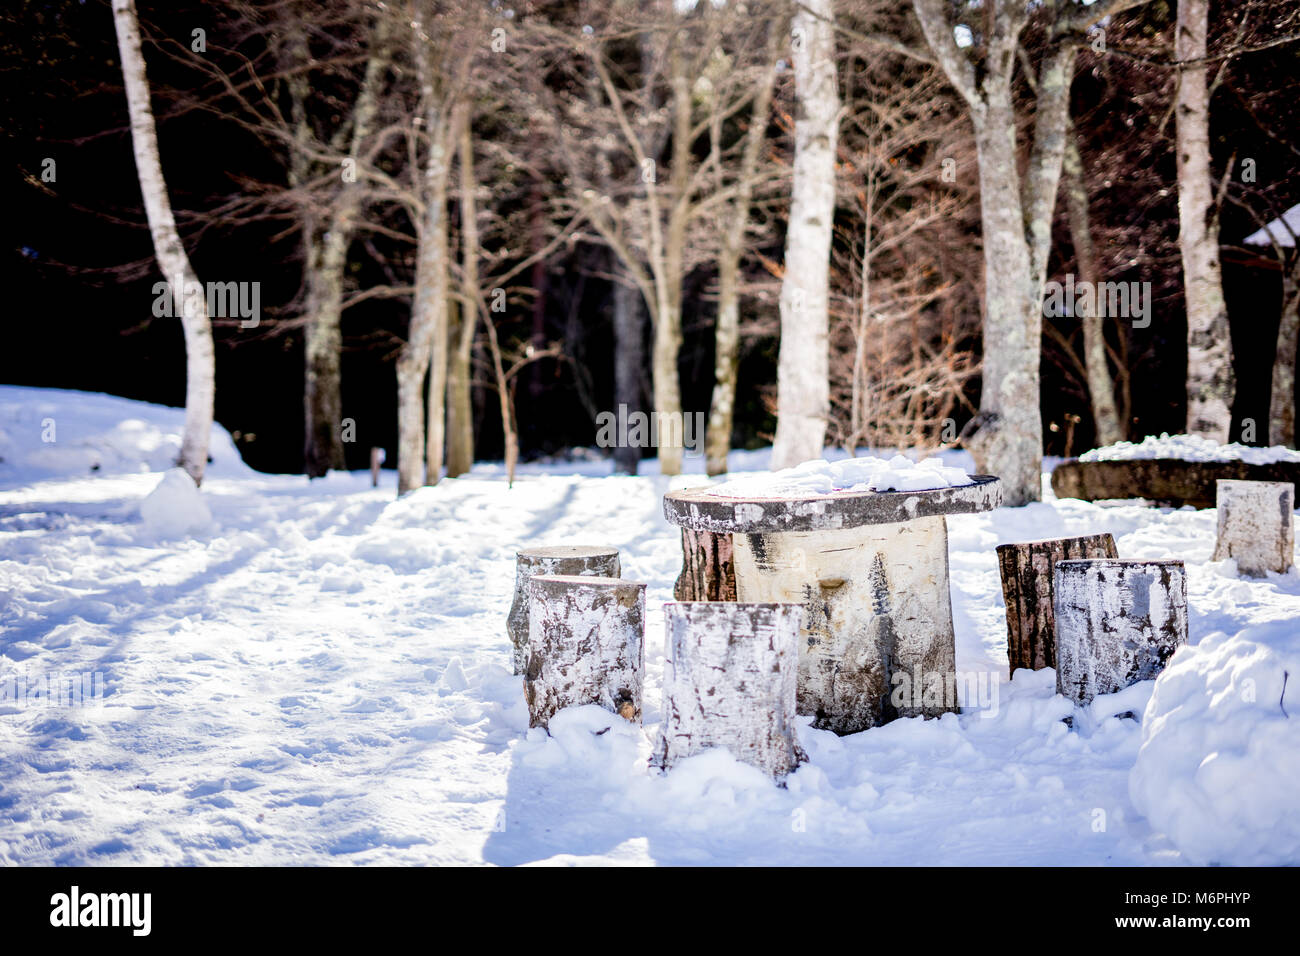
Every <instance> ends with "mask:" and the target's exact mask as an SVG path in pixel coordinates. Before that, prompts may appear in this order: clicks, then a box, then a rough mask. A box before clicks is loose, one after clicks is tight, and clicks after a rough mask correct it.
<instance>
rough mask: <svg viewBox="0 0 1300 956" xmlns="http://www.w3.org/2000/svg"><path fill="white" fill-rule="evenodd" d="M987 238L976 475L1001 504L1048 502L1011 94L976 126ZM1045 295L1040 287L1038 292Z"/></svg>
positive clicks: (1035, 311) (1035, 316) (1037, 331)
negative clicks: (998, 485)
mask: <svg viewBox="0 0 1300 956" xmlns="http://www.w3.org/2000/svg"><path fill="white" fill-rule="evenodd" d="M975 143H976V147H977V150H978V153H979V177H980V218H981V221H982V224H983V239H984V343H985V344H984V358H983V384H982V387H981V391H980V417H981V419H982V422H983V424H982V427H980V429H979V431H978V432H977V433H976V434H975V436H974V437H973V438H972V440H971V441H970V442H968V444H969V446H970V451H971V453H972V454H973V455H974V457H975V468H976V470H977V471H979V472H982V473H984V474H994V475H997V476H998V477H1000V478H1001V479H1002V487H1003V495H1004V498H1003V501H1004V503H1005V504H1007V505H1011V506H1015V505H1023V504H1026V503H1028V502H1030V501H1037V500H1039V498H1040V497H1041V496H1042V490H1041V483H1042V477H1041V476H1042V454H1043V452H1042V450H1043V420H1042V415H1041V413H1040V412H1039V388H1040V385H1039V355H1040V351H1041V348H1042V346H1041V342H1040V338H1041V333H1042V313H1041V311H1040V309H1039V301H1040V297H1039V295H1036V294H1035V288H1036V284H1035V283H1034V281H1033V276H1032V273H1031V271H1030V262H1029V247H1028V245H1027V244H1026V242H1025V233H1024V217H1023V214H1022V212H1021V204H1020V191H1019V189H1018V188H1017V176H1016V126H1015V116H1014V114H1013V112H1012V107H1011V97H1010V93H1009V90H1007V91H1006V95H1005V96H998V97H996V98H993V100H992V101H991V102H990V103H989V105H988V109H987V113H986V116H985V117H984V118H983V119H982V120H979V121H977V122H976V124H975ZM1039 288H1041V286H1039Z"/></svg>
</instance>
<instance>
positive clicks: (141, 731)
mask: <svg viewBox="0 0 1300 956" xmlns="http://www.w3.org/2000/svg"><path fill="white" fill-rule="evenodd" d="M161 411H167V412H170V411H171V410H161ZM0 437H3V436H0ZM13 437H14V436H13V435H12V434H10V435H9V436H8V439H9V441H10V443H11V445H12V442H13ZM739 460H741V461H743V462H744V463H745V464H746V466H747V467H755V465H756V464H758V463H760V462H761V457H746V456H739ZM958 463H960V462H958ZM581 467H582V468H583V469H585V470H586V471H588V472H596V473H599V472H602V471H604V470H605V469H606V468H607V467H608V466H607V465H605V464H603V463H598V464H592V465H586V466H581ZM650 467H651V468H653V464H651V466H650ZM696 467H698V463H697V465H696ZM564 468H568V469H571V468H572V466H554V467H553V468H552V469H550V470H551V471H553V472H557V473H551V474H548V473H546V472H547V470H548V469H546V468H542V467H535V468H527V469H524V472H525V473H524V474H523V475H522V476H521V477H520V479H519V480H518V481H516V483H515V486H514V487H513V488H507V485H506V483H505V481H504V479H503V478H502V477H501V475H500V474H499V469H496V468H493V467H490V466H485V467H482V468H480V469H476V471H475V473H474V475H473V476H472V477H469V478H466V479H459V480H455V481H446V482H444V483H442V484H441V485H439V486H438V487H435V488H427V489H423V490H421V491H418V492H416V493H415V494H413V495H410V496H408V497H406V498H404V499H402V500H400V501H395V500H394V488H393V481H394V478H393V475H392V473H391V472H388V473H385V475H384V486H383V487H381V488H379V489H377V490H372V489H370V488H369V480H368V476H364V475H361V474H351V475H334V476H331V477H329V478H327V479H324V480H322V481H317V482H315V483H311V484H309V483H308V482H307V480H306V479H305V478H300V477H285V476H264V475H257V474H255V473H252V472H248V471H246V470H243V469H241V468H233V467H232V468H230V469H228V470H227V471H224V472H223V471H222V470H221V469H219V468H217V469H215V471H216V474H214V476H213V477H212V478H211V479H210V480H208V481H207V482H205V484H204V488H203V497H204V499H205V500H206V503H207V505H208V507H209V509H210V510H211V512H212V516H213V524H212V526H211V527H210V528H208V529H207V530H204V531H200V532H197V533H194V532H191V533H189V534H188V535H187V536H185V537H181V538H177V539H168V540H159V538H158V534H157V530H156V529H155V528H154V527H153V526H152V525H149V524H146V523H145V522H143V521H142V520H141V518H140V517H139V505H140V501H141V499H142V498H143V497H144V496H145V495H146V494H147V493H149V492H150V491H151V490H152V489H153V488H154V487H155V486H156V485H157V484H158V482H159V479H160V475H159V474H158V473H157V472H153V473H146V474H129V475H122V474H118V475H103V476H99V475H96V476H93V477H92V476H87V477H80V476H77V477H63V478H58V477H35V478H32V477H30V476H27V475H23V474H20V473H11V474H8V475H6V474H5V472H4V471H3V470H2V469H0V681H3V680H4V679H6V678H11V677H12V676H13V675H14V674H26V675H27V676H28V677H29V678H30V677H36V676H39V675H44V674H54V673H70V672H85V671H89V672H100V673H102V674H103V675H105V683H106V692H105V696H104V699H103V701H102V703H100V704H98V705H95V706H88V707H81V708H69V707H55V706H40V705H38V704H35V703H32V702H25V701H14V700H12V699H9V700H0V863H4V864H15V863H22V864H49V863H61V864H95V863H111V864H286V863H295V864H320V863H324V864H338V863H358V864H363V863H394V864H404V863H425V864H434V863H441V864H447V863H490V864H522V863H535V862H547V863H585V862H618V863H647V862H658V863H669V864H691V863H724V864H725V863H819V864H887V865H906V864H1012V863H1016V864H1121V865H1124V864H1146V863H1179V862H1182V861H1183V858H1182V856H1181V855H1180V854H1179V853H1178V852H1177V850H1176V849H1175V848H1174V847H1173V845H1172V844H1171V843H1170V841H1169V840H1168V839H1166V838H1165V837H1164V836H1162V835H1161V834H1159V833H1157V832H1155V831H1154V830H1153V829H1152V827H1151V826H1150V824H1149V823H1148V822H1147V821H1146V820H1145V819H1143V818H1142V817H1141V816H1139V815H1138V814H1137V812H1136V811H1135V810H1134V808H1133V805H1132V804H1131V802H1130V799H1129V796H1128V780H1129V771H1130V769H1131V768H1132V767H1133V764H1134V760H1135V756H1136V753H1137V749H1138V746H1139V744H1140V741H1141V730H1140V728H1139V726H1138V724H1137V723H1136V722H1135V721H1134V720H1131V719H1123V720H1121V719H1117V718H1113V717H1109V718H1108V717H1105V715H1104V712H1099V713H1083V712H1078V711H1072V709H1071V707H1070V705H1068V704H1067V703H1066V702H1065V701H1064V700H1063V699H1062V698H1060V697H1057V696H1056V695H1055V687H1054V683H1053V673H1052V672H1051V671H1040V672H1037V673H1033V674H1030V673H1028V672H1021V673H1020V674H1019V675H1018V676H1017V679H1016V681H1015V682H1014V683H1010V682H1007V681H1006V676H1005V668H1006V650H1005V641H1006V625H1005V619H1004V616H1003V608H1002V604H1001V598H1000V585H999V580H998V572H997V563H996V557H995V554H994V550H993V549H994V546H995V545H996V544H998V543H1001V542H1004V541H1014V540H1027V539H1031V538H1044V537H1052V536H1061V535H1077V534H1084V533H1093V532H1100V531H1109V532H1111V533H1112V534H1114V536H1115V539H1116V542H1117V544H1118V546H1119V550H1120V553H1121V554H1122V555H1124V556H1125V557H1135V558H1164V557H1180V558H1182V559H1184V560H1185V561H1187V563H1188V569H1189V570H1188V577H1189V598H1190V604H1191V633H1192V639H1193V641H1195V640H1197V639H1199V638H1200V637H1201V636H1203V635H1206V634H1208V633H1210V632H1212V631H1217V630H1222V631H1226V632H1227V633H1229V634H1233V633H1236V632H1237V631H1239V630H1241V629H1243V628H1245V627H1247V626H1248V625H1255V624H1262V623H1267V622H1270V621H1281V620H1284V619H1291V620H1297V619H1300V577H1297V576H1296V575H1295V572H1292V573H1291V574H1290V575H1287V576H1273V577H1271V578H1269V579H1267V580H1264V581H1250V580H1245V579H1241V580H1239V579H1237V578H1236V577H1235V576H1233V575H1232V574H1231V572H1230V571H1225V569H1224V568H1223V567H1222V566H1219V565H1211V564H1210V563H1209V558H1210V555H1211V552H1212V550H1213V546H1214V534H1215V515H1214V512H1213V511H1200V512H1197V511H1191V510H1185V511H1174V512H1170V511H1167V510H1165V511H1161V510H1157V509H1151V508H1146V507H1142V506H1139V505H1129V504H1116V505H1111V506H1101V505H1097V504H1088V503H1084V502H1078V501H1063V502H1052V501H1048V502H1044V503H1042V504H1036V505H1031V506H1029V507H1027V508H1021V509H1000V510H999V511H996V512H992V513H989V514H982V515H971V516H957V517H954V518H951V519H949V523H950V532H951V545H950V548H951V565H952V571H951V575H952V589H953V604H954V617H955V623H956V632H957V655H958V660H957V666H958V670H959V671H965V672H970V671H987V672H991V673H992V674H993V675H994V678H995V680H998V681H1000V682H1001V683H1000V684H999V685H998V688H997V695H996V705H995V706H987V705H990V704H992V703H993V701H990V700H984V701H980V702H979V703H980V704H982V705H986V706H987V709H986V710H985V711H984V712H979V711H975V712H969V713H964V714H962V715H961V716H957V715H948V716H946V717H944V718H943V719H941V720H932V721H922V720H919V719H913V720H899V721H896V722H894V723H892V724H889V725H887V726H885V727H882V728H877V729H873V730H869V731H866V732H864V733H860V734H856V735H852V736H848V737H842V738H841V737H836V736H834V735H833V734H831V733H828V732H820V731H814V730H812V729H810V728H809V727H807V726H806V722H807V718H801V721H803V722H804V725H803V726H801V727H800V737H801V740H802V742H803V745H804V747H805V748H806V749H807V751H808V752H809V755H810V757H811V762H810V763H809V764H807V765H805V766H803V767H801V768H800V769H799V770H798V771H797V772H796V773H795V774H794V775H792V776H791V778H790V779H789V786H788V789H778V788H776V787H774V786H773V785H772V784H771V782H770V781H769V780H768V779H767V778H765V777H764V776H763V775H762V774H761V773H759V772H758V771H756V770H753V769H751V768H748V767H745V766H743V765H741V764H738V763H736V762H735V761H734V760H732V759H731V758H730V757H729V756H728V755H727V754H726V753H725V752H721V751H714V752H710V753H707V754H704V755H701V756H698V757H694V758H691V759H689V760H687V761H684V762H683V763H682V764H680V765H679V766H678V767H676V768H675V769H674V770H673V771H672V772H671V773H670V774H668V775H666V776H662V775H657V774H652V773H649V772H647V770H646V761H647V759H648V757H649V755H650V747H651V741H652V740H653V739H654V731H655V729H656V727H655V725H656V724H657V722H658V721H659V719H660V693H661V687H662V673H663V644H664V633H663V615H662V610H661V605H662V603H663V602H664V601H666V600H670V599H671V588H672V582H673V580H674V578H675V576H676V573H677V571H678V567H679V561H680V550H679V537H678V530H677V529H676V528H674V527H672V526H670V525H668V524H667V523H666V522H665V521H664V519H663V517H662V513H661V510H660V508H661V496H662V495H663V493H664V492H665V491H666V490H668V489H669V488H670V487H674V488H676V487H685V486H687V485H690V484H695V483H699V482H700V480H701V479H700V477H699V476H696V477H693V478H689V477H688V478H679V479H673V480H672V481H671V482H670V481H669V480H668V479H663V478H659V477H641V478H613V477H595V476H593V475H586V476H580V475H564V474H559V473H558V472H559V471H561V470H563V469H564ZM555 542H563V543H574V542H590V543H595V544H610V545H614V546H616V547H618V548H619V549H620V551H621V554H622V561H623V568H624V576H625V577H628V578H631V579H634V580H642V581H646V582H648V584H649V592H648V628H647V661H646V664H647V684H646V704H647V708H646V714H645V725H646V726H645V729H644V731H643V730H641V729H637V728H633V727H631V726H628V725H622V724H620V722H618V721H616V720H614V721H611V720H610V718H609V716H608V715H606V714H604V713H603V712H601V711H599V710H596V709H595V708H580V709H576V710H570V711H566V712H564V713H563V714H561V715H560V717H558V718H557V719H556V720H555V721H553V723H552V728H551V729H552V733H553V735H554V736H552V737H548V736H547V735H546V733H545V732H543V731H539V730H534V731H529V730H528V729H527V711H526V708H525V705H524V700H523V694H522V690H521V685H520V680H521V679H520V678H516V677H513V676H511V674H510V645H509V643H508V640H507V638H506V633H505V616H506V611H507V609H508V608H509V605H510V600H511V594H512V588H513V585H514V563H515V562H514V552H515V550H516V549H517V548H519V547H524V546H529V545H537V544H544V543H555ZM1297 626H1300V625H1297ZM1132 690H1133V691H1136V692H1137V693H1136V697H1138V698H1140V699H1136V700H1134V699H1129V698H1125V699H1122V700H1117V701H1115V702H1114V708H1113V709H1116V711H1117V712H1122V711H1125V710H1130V709H1131V710H1134V711H1136V712H1138V713H1141V711H1142V706H1143V704H1144V703H1145V696H1146V695H1149V693H1150V685H1140V686H1139V687H1138V688H1134V689H1132ZM1117 696H1123V695H1117ZM1133 696H1134V695H1132V694H1130V695H1129V697H1130V698H1131V697H1133ZM1071 714H1072V715H1073V717H1074V725H1075V728H1074V729H1073V730H1071V729H1070V728H1069V727H1067V726H1066V724H1065V723H1064V722H1063V721H1062V718H1063V717H1065V716H1067V715H1071ZM606 728H611V729H609V730H608V731H606Z"/></svg>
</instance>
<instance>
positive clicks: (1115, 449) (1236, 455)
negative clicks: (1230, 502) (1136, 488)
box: [1079, 432, 1300, 465]
mask: <svg viewBox="0 0 1300 956" xmlns="http://www.w3.org/2000/svg"><path fill="white" fill-rule="evenodd" d="M1148 458H1176V459H1179V460H1181V461H1244V462H1245V463H1246V464H1248V465H1271V464H1274V463H1276V462H1282V461H1294V462H1300V451H1293V450H1292V449H1290V448H1285V447H1283V446H1282V445H1273V446H1272V447H1270V448H1256V447H1254V446H1252V445H1241V444H1238V443H1236V442H1234V443H1232V444H1231V445H1220V444H1219V443H1218V442H1216V441H1215V440H1214V439H1212V438H1202V437H1201V436H1199V435H1170V434H1169V433H1168V432H1165V433H1163V434H1162V435H1161V436H1160V437H1159V438H1157V437H1155V436H1154V435H1148V436H1147V437H1146V438H1144V439H1142V441H1140V442H1136V443H1134V442H1129V441H1121V442H1116V443H1115V444H1113V445H1106V446H1104V447H1102V448H1094V449H1093V450H1092V451H1088V452H1084V453H1083V454H1082V455H1080V456H1079V461H1137V460H1140V459H1148Z"/></svg>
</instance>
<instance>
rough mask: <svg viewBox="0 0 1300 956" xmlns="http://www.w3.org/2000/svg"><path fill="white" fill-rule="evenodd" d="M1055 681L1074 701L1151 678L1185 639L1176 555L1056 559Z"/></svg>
mask: <svg viewBox="0 0 1300 956" xmlns="http://www.w3.org/2000/svg"><path fill="white" fill-rule="evenodd" d="M1054 588H1055V592H1056V607H1055V611H1056V689H1057V692H1058V693H1060V694H1062V695H1064V696H1065V697H1067V698H1069V699H1070V700H1073V701H1075V702H1077V703H1081V704H1083V703H1088V702H1089V701H1091V700H1092V699H1093V698H1094V697H1096V696H1097V695H1098V694H1113V693H1115V692H1116V691H1118V690H1123V689H1124V688H1125V687H1128V686H1130V685H1132V684H1136V683H1137V682H1138V681H1144V680H1151V679H1152V678H1154V677H1155V676H1156V675H1158V674H1159V673H1160V672H1161V671H1162V670H1164V666H1165V663H1166V662H1167V661H1168V660H1169V658H1170V657H1172V656H1173V653H1174V651H1176V650H1177V649H1178V648H1179V647H1180V646H1181V645H1183V644H1186V643H1187V577H1186V573H1185V571H1184V568H1183V562H1181V561H1140V560H1122V559H1116V558H1098V559H1093V560H1068V561H1058V562H1056V570H1055V581H1054Z"/></svg>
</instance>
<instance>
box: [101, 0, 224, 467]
mask: <svg viewBox="0 0 1300 956" xmlns="http://www.w3.org/2000/svg"><path fill="white" fill-rule="evenodd" d="M113 23H114V26H115V28H116V31H117V48H118V52H119V55H120V56H121V59H122V81H123V85H124V86H125V87H126V105H127V110H128V113H129V115H130V118H131V145H132V148H133V149H134V152H135V166H136V172H137V175H138V176H139V179H140V192H141V194H142V195H143V197H144V209H145V215H146V216H147V218H148V220H149V234H150V237H151V238H152V239H153V248H154V255H155V256H156V257H157V259H158V265H159V267H160V268H161V269H162V272H163V277H164V278H166V280H167V282H168V283H169V285H170V286H171V293H172V299H173V301H174V303H175V306H176V312H177V314H179V315H180V316H181V328H182V329H183V331H184V335H185V430H184V432H183V434H182V436H181V452H180V457H179V458H178V459H177V461H176V464H177V465H179V466H180V467H181V468H184V469H185V471H186V473H187V474H189V476H190V477H191V478H193V479H194V483H195V484H196V485H198V484H201V483H202V482H203V472H204V470H205V469H206V468H207V464H208V442H209V439H210V437H211V434H212V406H213V400H214V395H215V392H216V360H215V356H214V350H213V345H212V323H211V321H210V319H209V317H208V307H207V298H206V296H187V295H186V294H185V289H186V288H187V287H190V286H191V285H197V284H198V281H199V280H198V276H197V275H195V273H194V270H193V268H192V267H191V266H190V260H189V256H188V255H186V253H185V247H184V245H182V244H181V237H180V233H179V232H178V231H177V229H176V217H175V216H174V215H173V214H172V207H171V200H170V199H169V198H168V196H167V181H166V179H164V177H163V171H162V161H161V159H160V158H159V154H158V134H157V130H156V128H155V126H154V118H153V106H152V105H151V103H150V100H149V81H148V79H147V77H146V76H145V64H144V50H143V48H142V45H141V42H140V23H139V20H138V18H137V16H136V10H135V0H113ZM178 283H179V284H178Z"/></svg>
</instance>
